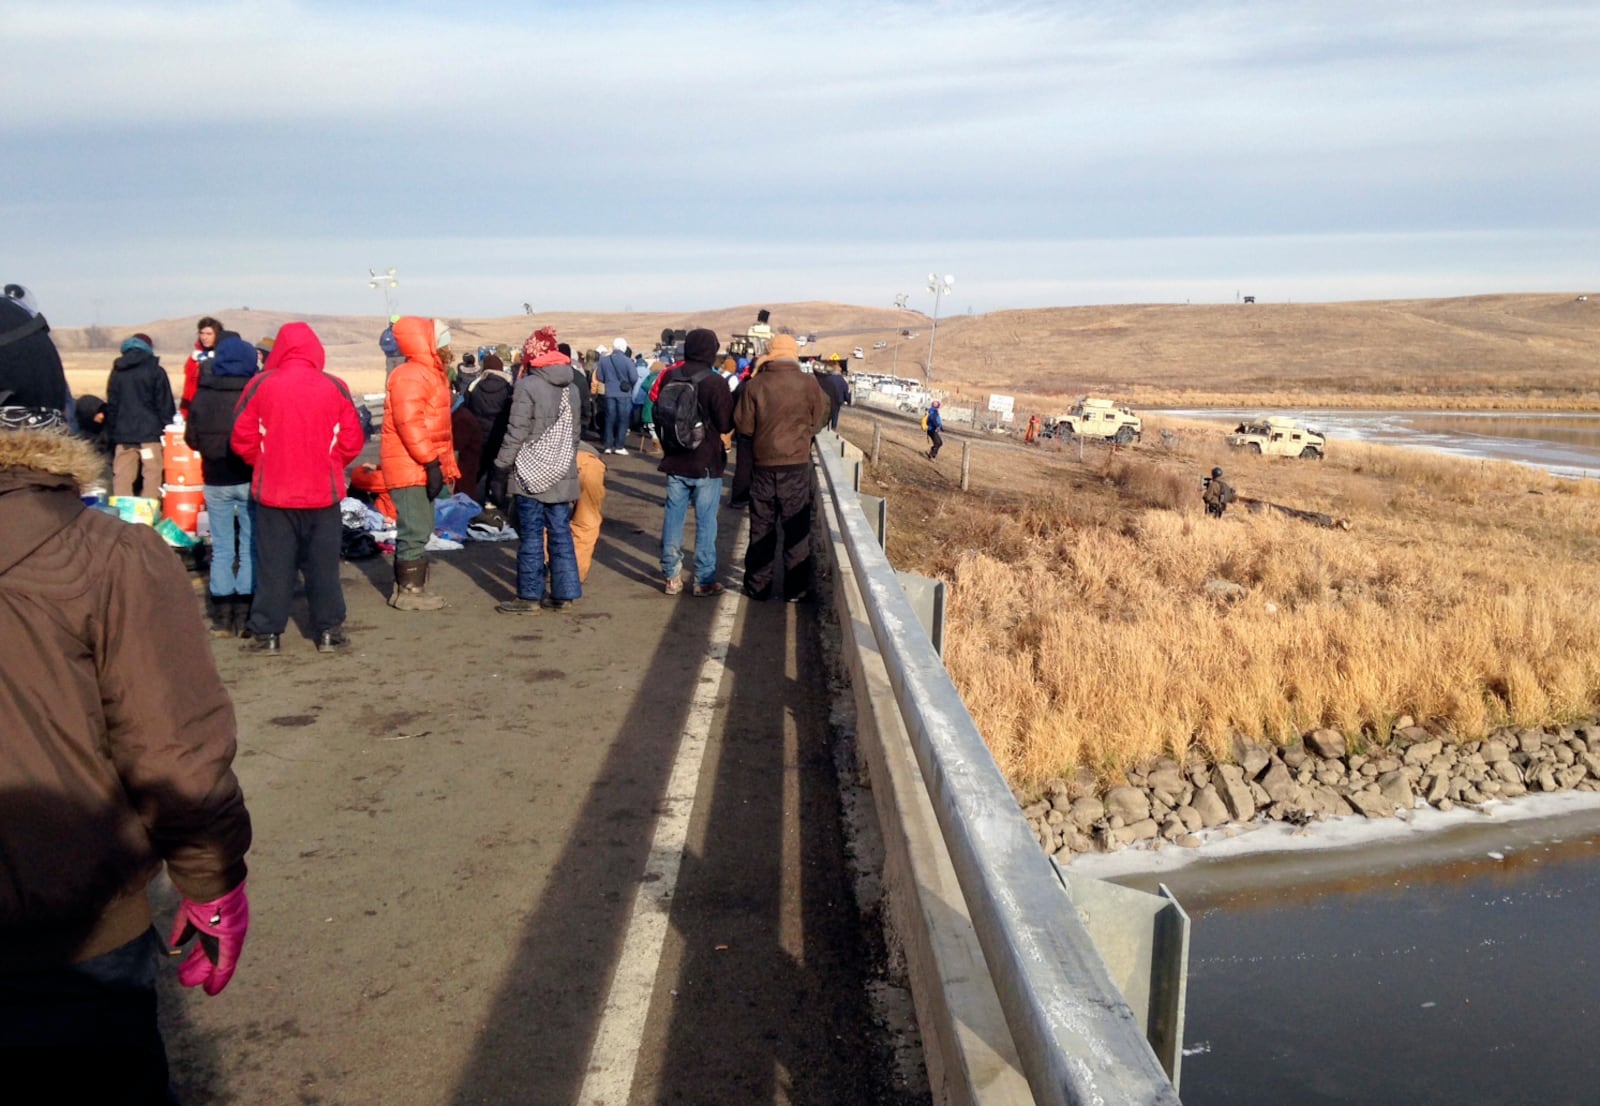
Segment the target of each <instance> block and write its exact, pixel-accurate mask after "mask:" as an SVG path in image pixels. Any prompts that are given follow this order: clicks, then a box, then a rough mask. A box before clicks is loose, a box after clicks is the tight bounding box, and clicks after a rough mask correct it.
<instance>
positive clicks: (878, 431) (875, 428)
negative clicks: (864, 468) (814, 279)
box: [872, 419, 883, 468]
mask: <svg viewBox="0 0 1600 1106" xmlns="http://www.w3.org/2000/svg"><path fill="white" fill-rule="evenodd" d="M882 448H883V423H882V422H880V421H879V420H877V419H873V420H872V467H873V468H877V467H878V452H879V450H881V449H882Z"/></svg>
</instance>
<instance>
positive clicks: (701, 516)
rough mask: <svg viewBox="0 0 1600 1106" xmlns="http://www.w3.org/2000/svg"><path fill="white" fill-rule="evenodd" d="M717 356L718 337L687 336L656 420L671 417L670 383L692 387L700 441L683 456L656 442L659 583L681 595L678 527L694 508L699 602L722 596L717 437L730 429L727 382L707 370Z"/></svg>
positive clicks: (722, 451)
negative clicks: (660, 507)
mask: <svg viewBox="0 0 1600 1106" xmlns="http://www.w3.org/2000/svg"><path fill="white" fill-rule="evenodd" d="M716 356H717V336H716V334H715V333H714V332H712V331H710V330H705V329H697V330H691V331H689V334H688V337H686V338H685V339H684V343H683V364H682V365H680V366H678V367H677V368H675V369H673V370H672V371H671V373H670V374H666V373H663V374H662V379H661V381H660V383H661V389H662V390H661V392H660V393H659V394H660V398H659V399H657V400H656V418H657V420H658V421H659V420H661V419H664V418H666V417H669V416H670V412H668V411H667V410H666V406H665V405H667V404H670V401H669V400H668V397H667V389H668V388H669V387H670V386H672V385H673V384H674V383H683V382H685V381H690V382H693V384H694V394H695V398H696V400H697V401H698V406H699V408H700V418H701V420H702V428H701V429H702V436H701V439H700V442H699V444H698V445H696V446H695V447H694V448H693V449H691V450H687V451H681V452H680V451H677V450H675V449H673V448H671V445H672V438H673V435H671V434H664V435H663V436H662V439H661V448H662V457H661V464H660V465H658V466H656V467H657V470H658V471H660V472H663V473H665V474H666V477H667V504H666V512H665V513H664V515H663V516H662V519H661V577H662V580H663V583H664V587H663V590H665V591H666V593H667V594H668V595H677V594H679V593H680V592H682V591H683V579H682V577H681V576H680V575H679V572H680V570H681V569H682V567H683V524H684V521H685V520H686V519H687V518H688V515H689V504H690V503H691V502H693V504H694V589H693V594H695V595H700V596H713V595H721V594H722V592H723V586H722V583H721V581H719V580H718V579H717V508H718V506H719V505H720V503H721V500H722V474H723V472H724V471H725V470H726V469H727V467H728V449H727V447H726V446H725V445H724V444H723V441H722V436H723V435H724V434H726V433H728V432H729V431H730V430H732V429H733V394H732V393H731V392H729V391H728V382H727V381H726V380H724V379H722V377H721V376H719V375H718V374H717V371H716V370H715V369H713V368H712V367H711V362H712V360H713V359H714V358H715V357H716Z"/></svg>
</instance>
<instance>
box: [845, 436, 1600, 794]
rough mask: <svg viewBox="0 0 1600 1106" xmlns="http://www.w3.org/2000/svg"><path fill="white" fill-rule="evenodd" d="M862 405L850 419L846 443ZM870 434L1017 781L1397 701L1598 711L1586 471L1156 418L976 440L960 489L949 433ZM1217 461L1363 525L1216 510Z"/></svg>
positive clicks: (1297, 502) (894, 527) (915, 554)
mask: <svg viewBox="0 0 1600 1106" xmlns="http://www.w3.org/2000/svg"><path fill="white" fill-rule="evenodd" d="M866 419H867V416H866V415H864V414H861V413H857V414H855V416H854V417H853V419H852V421H851V422H850V423H848V424H847V427H846V429H847V431H848V432H849V435H850V436H851V437H852V438H853V439H855V440H857V441H858V442H865V441H866V440H867V436H868V434H869V433H870V431H867V430H866V429H865V427H866ZM884 425H885V430H886V434H887V439H886V444H885V447H884V451H883V458H884V459H883V462H882V463H881V464H880V465H879V467H878V469H877V470H875V471H874V472H873V473H872V474H871V477H870V479H869V481H868V483H869V484H870V485H872V486H871V487H870V488H869V490H872V491H875V492H877V493H878V494H887V495H888V496H889V497H890V499H891V516H890V519H891V521H890V534H891V545H890V553H891V557H892V558H893V559H894V561H895V563H896V564H897V565H898V566H900V567H903V568H911V569H914V570H916V571H920V572H924V573H928V574H931V575H937V576H941V577H944V578H946V579H947V580H949V581H950V582H951V583H952V585H953V587H952V591H951V596H952V597H951V606H950V611H949V626H948V631H947V637H946V642H947V649H946V662H947V664H948V666H949V668H950V671H951V673H952V675H953V677H954V678H955V680H956V683H957V686H958V687H959V688H960V689H961V692H962V694H963V696H964V697H965V699H966V701H967V704H968V706H969V708H970V709H971V710H972V713H973V716H974V718H976V719H977V721H978V724H979V727H980V729H981V730H982V731H983V733H984V735H985V737H986V738H987V740H988V741H989V743H990V745H991V747H992V748H993V750H994V752H995V756H996V758H997V759H998V760H999V762H1000V764H1001V767H1002V769H1003V770H1004V771H1005V772H1006V773H1007V776H1008V777H1009V778H1010V779H1011V780H1012V781H1013V782H1014V783H1017V784H1019V785H1021V786H1024V787H1029V786H1034V785H1037V784H1038V783H1039V782H1040V781H1042V780H1044V779H1047V778H1049V777H1050V776H1053V775H1058V774H1060V773H1062V772H1063V771H1064V770H1066V769H1068V768H1070V767H1073V766H1075V765H1079V764H1088V765H1092V766H1094V767H1096V768H1097V769H1099V770H1101V771H1102V772H1103V773H1105V774H1106V775H1107V776H1108V777H1110V776H1115V775H1117V774H1118V773H1119V772H1120V770H1121V769H1123V768H1125V767H1126V766H1128V765H1129V764H1132V763H1135V762H1138V761H1142V760H1145V759H1148V758H1150V757H1153V756H1157V755H1161V754H1163V753H1168V754H1174V755H1180V756H1181V755H1182V754H1183V753H1185V752H1186V751H1188V750H1189V749H1190V748H1192V747H1200V748H1203V749H1204V750H1206V751H1207V752H1208V753H1209V754H1211V755H1213V756H1219V757H1225V756H1227V755H1228V751H1229V748H1230V746H1231V739H1232V737H1233V735H1234V734H1245V735H1248V736H1250V737H1253V738H1261V739H1266V740H1272V741H1282V740H1284V739H1287V738H1291V737H1293V736H1296V735H1298V734H1299V733H1301V732H1302V731H1303V730H1305V729H1307V728H1309V727H1313V726H1319V725H1331V726H1335V727H1337V728H1339V729H1341V730H1343V731H1345V732H1346V733H1348V734H1351V735H1363V739H1364V740H1367V741H1372V742H1378V743H1381V742H1383V741H1385V740H1387V738H1388V735H1389V731H1390V727H1391V725H1392V723H1393V721H1394V719H1395V718H1397V717H1398V716H1400V715H1402V714H1410V715H1413V716H1414V717H1416V718H1418V719H1423V720H1426V721H1428V722H1430V723H1431V724H1435V725H1438V726H1440V727H1443V728H1445V729H1448V730H1449V731H1451V732H1453V733H1455V734H1457V735H1460V736H1462V737H1467V736H1472V735H1476V734H1480V733H1482V732H1484V731H1485V729H1487V728H1490V727H1492V726H1495V725H1498V724H1501V723H1507V722H1509V723H1515V724H1526V725H1539V724H1542V723H1546V722H1552V721H1561V720H1568V719H1571V718H1574V717H1577V716H1579V715H1584V714H1589V713H1591V712H1593V711H1594V710H1595V709H1596V708H1597V707H1600V622H1597V621H1596V620H1595V619H1594V618H1593V617H1592V613H1591V612H1593V611H1594V610H1595V609H1596V603H1597V601H1600V578H1597V577H1596V575H1595V573H1594V572H1593V569H1592V566H1593V564H1594V562H1595V559H1596V554H1597V553H1600V511H1597V507H1600V484H1596V483H1595V482H1575V481H1565V480H1558V479H1555V478H1553V477H1548V476H1546V475H1544V474H1542V473H1539V472H1536V471H1534V470H1530V469H1527V468H1524V467H1522V466H1517V465H1511V464H1503V463H1493V462H1469V461H1463V460H1458V459H1452V458H1445V457H1438V456H1433V455H1428V454H1421V453H1416V452H1408V451H1401V450H1395V449H1386V448H1383V447H1378V446H1345V445H1343V444H1341V447H1340V449H1339V450H1338V451H1337V453H1336V454H1334V456H1333V457H1330V459H1328V460H1327V461H1324V462H1321V463H1311V462H1300V461H1292V460H1277V459H1272V458H1256V457H1249V456H1245V455H1232V454H1227V453H1225V452H1224V451H1223V450H1222V448H1221V447H1220V446H1219V445H1218V443H1219V442H1220V438H1221V436H1220V435H1219V434H1218V433H1217V431H1216V429H1215V428H1214V427H1210V428H1203V427H1199V426H1188V425H1185V424H1182V423H1178V422H1172V421H1168V422H1165V423H1163V424H1162V425H1164V426H1165V428H1167V429H1168V430H1169V431H1171V437H1170V439H1169V442H1170V444H1169V445H1168V446H1167V447H1166V448H1158V447H1154V446H1148V445H1147V446H1141V447H1137V448H1134V449H1130V450H1123V451H1116V452H1113V451H1109V450H1104V449H1093V448H1091V449H1089V450H1088V451H1086V453H1085V460H1084V461H1083V462H1081V463H1080V462H1079V461H1077V453H1076V451H1075V450H1069V451H1067V452H1063V453H1052V452H1051V451H1050V450H1049V449H1044V450H1039V449H1026V450H1024V449H1023V448H1022V447H1018V446H1013V445H1004V444H998V443H984V442H980V443H979V444H977V445H976V453H975V460H974V463H973V471H974V490H973V492H972V493H968V494H963V493H961V492H960V491H959V490H958V489H957V488H956V487H955V486H954V485H955V479H956V476H957V473H958V471H959V470H958V464H959V462H958V461H956V460H955V459H954V458H952V459H951V460H950V461H948V462H947V461H946V460H945V458H946V457H951V454H956V455H958V454H959V449H960V445H959V443H958V442H952V443H951V444H950V445H949V446H947V450H948V452H947V453H946V454H945V456H944V457H941V460H940V463H939V464H938V465H930V464H929V463H928V462H927V461H926V460H925V459H918V458H916V457H915V456H914V455H913V454H912V450H913V449H914V448H915V447H917V446H919V445H920V444H921V439H920V434H919V433H918V432H917V431H916V430H915V428H913V427H909V426H906V425H905V424H903V423H898V422H895V421H892V420H884ZM1150 436H1151V435H1149V431H1148V430H1147V440H1148V438H1149V437H1150ZM1213 463H1221V464H1224V465H1226V466H1227V467H1228V469H1229V475H1230V479H1231V480H1232V481H1233V482H1234V483H1235V484H1236V485H1237V486H1238V488H1239V490H1240V493H1241V494H1242V495H1246V496H1253V497H1257V498H1260V499H1264V500H1268V501H1271V502H1278V503H1285V504H1288V505H1292V506H1296V507H1301V508H1306V509H1313V510H1317V511H1326V512H1330V513H1333V514H1336V515H1339V516H1342V517H1345V518H1348V519H1349V520H1350V521H1351V523H1352V529H1351V530H1349V531H1348V532H1346V531H1340V530H1325V529H1320V528H1317V527H1314V526H1311V525H1308V524H1306V523H1303V522H1298V521H1295V520H1293V519H1290V518H1287V517H1284V516H1282V515H1277V514H1274V513H1269V512H1263V513H1259V514H1253V513H1249V512H1244V511H1239V510H1234V511H1232V512H1230V514H1229V516H1228V517H1227V518H1225V519H1223V520H1221V521H1217V520H1212V519H1208V518H1206V517H1205V516H1204V515H1203V513H1202V512H1201V511H1200V508H1199V501H1198V485H1199V477H1200V474H1201V473H1202V472H1204V471H1206V470H1207V469H1208V468H1209V466H1210V465H1211V464H1213ZM1210 580H1225V581H1228V582H1231V583H1234V584H1238V585H1241V586H1242V587H1243V588H1244V589H1245V591H1244V594H1243V595H1242V597H1239V598H1237V599H1234V600H1232V601H1230V600H1226V599H1219V598H1216V597H1214V596H1212V595H1211V594H1209V593H1208V591H1207V588H1206V584H1207V581H1210Z"/></svg>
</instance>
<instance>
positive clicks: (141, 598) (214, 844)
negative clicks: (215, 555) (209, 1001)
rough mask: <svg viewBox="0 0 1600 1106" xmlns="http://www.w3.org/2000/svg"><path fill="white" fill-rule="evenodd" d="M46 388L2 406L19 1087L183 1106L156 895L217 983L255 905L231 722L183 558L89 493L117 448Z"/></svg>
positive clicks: (3, 382) (5, 986)
mask: <svg viewBox="0 0 1600 1106" xmlns="http://www.w3.org/2000/svg"><path fill="white" fill-rule="evenodd" d="M10 360H11V359H10V357H9V356H8V357H6V358H3V359H0V362H9V361H10ZM36 367H42V366H36ZM8 368H9V365H8V364H4V363H0V395H4V394H5V393H8V392H12V393H14V392H16V391H17V390H18V389H21V390H24V391H26V390H27V385H26V384H25V383H22V382H19V381H17V380H16V379H14V378H13V377H12V374H11V373H10V372H9V371H7V370H8ZM56 372H57V374H59V373H60V368H59V361H57V363H56ZM58 385H59V387H60V388H61V389H62V390H64V389H65V386H66V381H65V377H64V376H62V377H61V379H60V380H59V381H58ZM0 402H9V401H0ZM51 404H52V405H51V406H40V407H30V406H20V405H13V406H0V641H4V642H6V643H7V646H6V649H5V652H4V655H3V656H4V659H3V660H0V719H4V721H3V722H0V1056H4V1057H5V1064H6V1067H5V1072H6V1076H5V1077H6V1084H7V1085H8V1086H10V1087H12V1088H13V1091H12V1093H14V1094H17V1095H18V1096H19V1097H18V1099H17V1100H18V1101H22V1100H36V1099H39V1098H44V1099H47V1100H49V1101H52V1102H61V1103H78V1102H93V1103H117V1104H122V1103H130V1104H131V1103H138V1104H140V1106H145V1104H155V1103H169V1102H171V1101H172V1099H171V1098H170V1094H171V1092H170V1089H169V1086H168V1075H169V1072H168V1066H167V1057H166V1048H165V1046H164V1044H163V1042H162V1040H161V1031H160V1028H159V1026H158V1024H157V998H156V980H157V976H158V975H159V974H160V973H161V972H162V971H164V970H166V968H165V965H167V964H168V963H170V962H171V961H170V960H169V958H168V955H167V953H168V952H169V951H176V950H169V949H168V948H166V947H164V946H163V942H162V939H161V937H159V936H158V935H157V934H156V932H155V930H154V929H153V928H152V922H153V913H152V910H151V905H150V899H149V895H148V890H147V889H148V887H149V885H150V883H151V882H152V880H153V879H154V878H155V877H156V875H157V873H158V872H159V871H160V870H161V869H162V868H163V867H165V869H166V874H167V875H168V876H169V877H170V878H171V881H172V884H173V885H174V886H175V887H176V888H177V891H178V895H179V896H180V900H179V905H178V912H177V919H176V925H175V926H174V927H173V931H172V937H171V940H170V941H169V942H168V945H179V944H185V943H187V942H188V941H189V940H190V939H191V938H192V937H193V936H195V935H196V934H198V935H199V936H200V938H201V939H200V941H199V942H198V943H197V944H196V945H195V947H193V948H192V949H190V951H189V952H188V954H187V956H186V957H185V959H184V960H183V961H182V962H181V963H180V964H179V965H178V967H177V974H178V980H179V982H180V983H182V984H183V985H184V986H186V987H194V986H201V987H203V988H204V989H205V992H206V993H207V994H208V995H216V994H218V993H219V992H221V991H222V990H223V988H225V987H226V986H227V985H228V982H229V980H230V979H231V978H232V977H233V975H234V972H235V970H236V968H237V966H238V963H239V958H240V956H241V954H242V952H243V948H244V944H245V937H246V933H247V930H248V928H249V921H250V905H249V900H248V897H247V894H246V891H245V877H246V875H247V867H246V864H245V855H246V853H247V852H248V850H249V848H250V836H251V830H250V815H249V812H248V811H247V810H246V808H245V803H244V796H243V794H242V792H241V790H240V787H239V781H238V779H237V778H236V777H235V776H234V773H233V767H232V765H233V758H234V753H235V749H236V742H237V726H236V723H235V721H234V713H233V704H232V703H231V702H230V701H229V698H228V693H227V691H226V690H225V689H224V687H223V684H222V679H221V677H220V676H219V675H218V673H217V666H216V662H215V660H214V659H213V657H212V654H211V645H210V643H209V642H208V641H207V639H206V635H205V631H204V629H203V628H202V626H201V623H200V620H199V619H198V618H197V617H196V615H195V606H194V596H193V593H192V592H191V591H190V588H189V581H188V578H187V577H186V575H185V573H184V570H183V567H182V565H181V563H180V562H179V561H178V559H177V558H176V557H174V556H173V555H172V551H171V550H170V549H169V548H168V547H167V544H166V543H165V542H164V541H163V540H162V539H161V537H160V535H158V534H157V533H155V531H154V530H152V529H151V528H150V527H147V526H128V525H126V524H124V523H122V522H120V521H119V520H118V519H116V518H114V517H111V516H109V515H106V514H104V513H102V512H100V511H94V510H88V509H86V508H85V506H84V503H83V500H82V499H81V498H80V496H81V495H82V493H83V492H84V491H85V490H86V489H87V488H88V486H89V485H91V484H96V483H98V482H99V481H100V479H101V473H102V471H103V467H102V466H103V461H102V459H101V457H100V455H99V453H98V452H97V451H96V450H95V447H94V444H93V443H92V442H89V441H86V440H83V439H81V438H76V437H73V436H72V435H71V434H70V433H69V432H68V428H67V426H66V424H65V419H64V416H63V414H62V412H61V409H60V408H59V407H58V406H54V400H53V399H52V400H51ZM30 1086H31V1087H34V1088H35V1090H34V1091H33V1092H29V1091H27V1090H25V1088H26V1087H30Z"/></svg>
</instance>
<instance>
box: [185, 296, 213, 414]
mask: <svg viewBox="0 0 1600 1106" xmlns="http://www.w3.org/2000/svg"><path fill="white" fill-rule="evenodd" d="M223 333H224V332H223V329H222V324H221V323H219V322H218V321H217V320H216V319H213V318H212V317H211V316H210V315H207V316H206V317H205V318H203V319H201V320H200V321H199V322H197V323H195V324H194V352H193V353H191V354H189V359H188V360H187V361H185V362H184V363H183V397H182V399H181V400H180V401H179V403H178V409H179V410H180V411H182V412H183V417H184V418H188V417H189V404H190V403H192V402H194V390H195V388H196V387H198V386H199V383H200V365H201V363H202V362H205V361H209V360H211V358H213V357H215V356H216V355H217V343H218V342H220V341H222V335H223Z"/></svg>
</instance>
